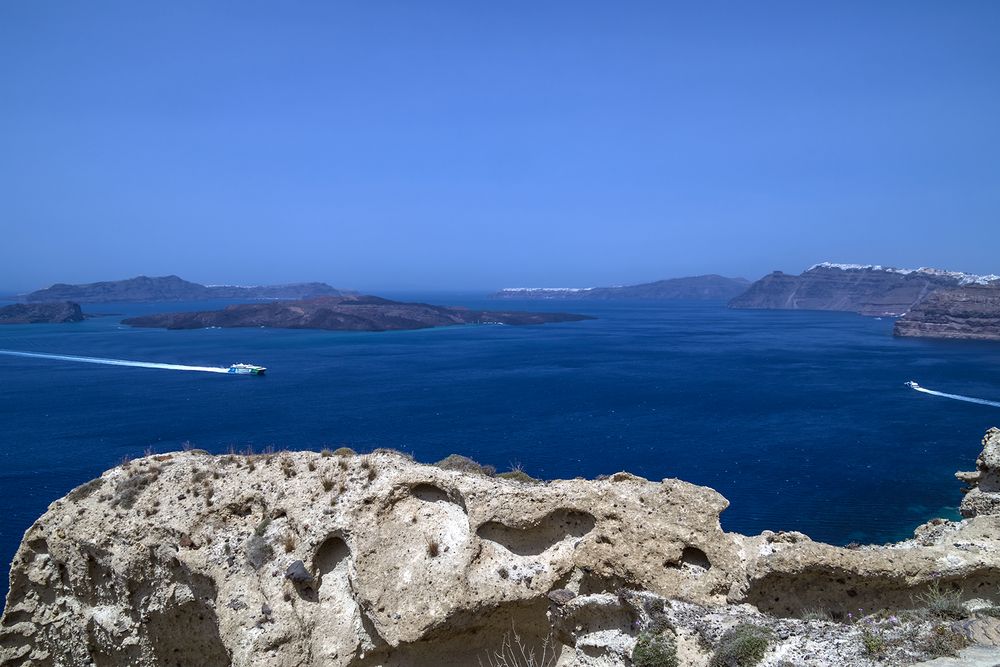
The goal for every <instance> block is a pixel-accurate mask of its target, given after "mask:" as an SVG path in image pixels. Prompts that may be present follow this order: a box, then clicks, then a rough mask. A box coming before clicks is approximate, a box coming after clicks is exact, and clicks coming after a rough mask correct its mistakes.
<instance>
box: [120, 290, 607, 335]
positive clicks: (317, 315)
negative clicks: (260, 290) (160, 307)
mask: <svg viewBox="0 0 1000 667" xmlns="http://www.w3.org/2000/svg"><path fill="white" fill-rule="evenodd" d="M589 319H593V318H591V317H589V316H587V315H575V314H573V313H528V312H519V311H496V310H468V309H465V308H452V307H447V306H433V305H430V304H426V303H406V302H402V301H390V300H388V299H382V298H380V297H376V296H339V297H319V298H315V299H306V300H303V301H276V302H271V303H248V304H238V305H233V306H229V307H227V308H224V309H222V310H206V311H199V312H188V313H161V314H158V315H144V316H142V317H132V318H128V319H126V320H123V322H122V323H123V324H128V325H130V326H133V327H162V328H165V329H203V328H206V327H270V328H279V329H327V330H330V331H395V330H404V329H429V328H431V327H446V326H453V325H457V324H546V323H549V322H576V321H579V320H589Z"/></svg>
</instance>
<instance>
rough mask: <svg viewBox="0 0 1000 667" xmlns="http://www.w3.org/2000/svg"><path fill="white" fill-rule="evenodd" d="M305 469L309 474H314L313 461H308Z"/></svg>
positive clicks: (314, 464)
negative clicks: (307, 469)
mask: <svg viewBox="0 0 1000 667" xmlns="http://www.w3.org/2000/svg"><path fill="white" fill-rule="evenodd" d="M306 467H307V468H309V472H315V470H316V462H315V461H310V462H309V463H308V464H307V465H306Z"/></svg>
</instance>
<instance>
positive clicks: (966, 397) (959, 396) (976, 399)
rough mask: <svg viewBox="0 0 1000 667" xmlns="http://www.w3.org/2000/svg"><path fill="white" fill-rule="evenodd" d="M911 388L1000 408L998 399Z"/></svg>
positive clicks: (933, 394)
mask: <svg viewBox="0 0 1000 667" xmlns="http://www.w3.org/2000/svg"><path fill="white" fill-rule="evenodd" d="M913 389H915V390H917V391H922V392H923V393H925V394H930V395H931V396H940V397H942V398H951V399H954V400H956V401H965V402H966V403H978V404H979V405H991V406H993V407H994V408H1000V401H987V400H986V399H985V398H973V397H972V396H961V395H959V394H946V393H944V392H941V391H934V390H933V389H924V388H923V387H913Z"/></svg>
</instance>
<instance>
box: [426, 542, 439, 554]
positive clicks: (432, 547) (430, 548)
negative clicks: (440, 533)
mask: <svg viewBox="0 0 1000 667" xmlns="http://www.w3.org/2000/svg"><path fill="white" fill-rule="evenodd" d="M440 553H441V543H440V542H438V541H437V540H434V539H429V540H427V555H428V556H430V557H431V558H437V557H438V554H440Z"/></svg>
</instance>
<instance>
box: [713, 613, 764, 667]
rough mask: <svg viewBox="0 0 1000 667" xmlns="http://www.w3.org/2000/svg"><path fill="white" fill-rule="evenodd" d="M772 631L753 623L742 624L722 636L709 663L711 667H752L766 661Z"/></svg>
mask: <svg viewBox="0 0 1000 667" xmlns="http://www.w3.org/2000/svg"><path fill="white" fill-rule="evenodd" d="M770 643H771V631H770V630H768V629H767V628H763V627H761V626H759V625H753V624H752V623H740V624H739V625H737V626H736V627H735V628H731V629H729V630H727V631H726V633H725V634H724V635H722V639H721V640H719V646H718V647H717V648H716V649H715V653H714V654H713V655H712V660H711V662H709V665H710V667H751V666H752V665H756V664H757V663H758V662H760V661H761V660H763V659H764V654H765V653H766V652H767V647H768V645H769V644H770Z"/></svg>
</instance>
